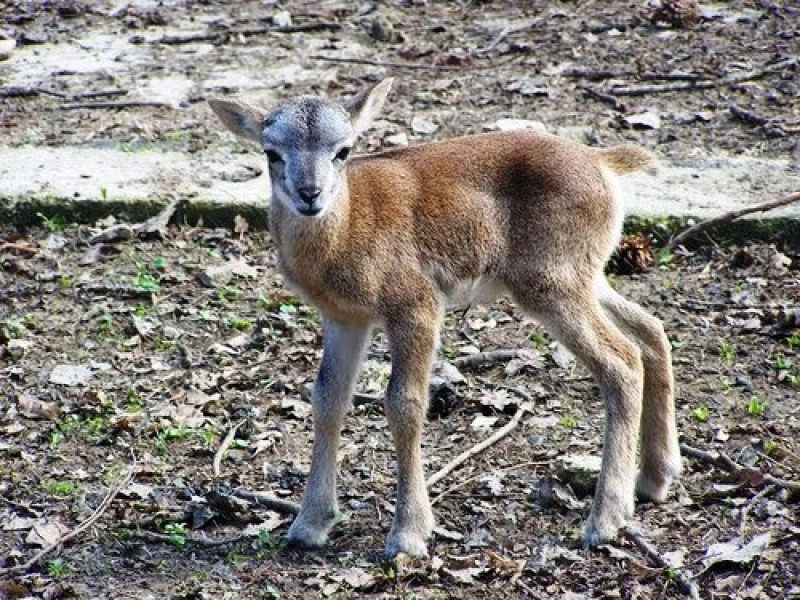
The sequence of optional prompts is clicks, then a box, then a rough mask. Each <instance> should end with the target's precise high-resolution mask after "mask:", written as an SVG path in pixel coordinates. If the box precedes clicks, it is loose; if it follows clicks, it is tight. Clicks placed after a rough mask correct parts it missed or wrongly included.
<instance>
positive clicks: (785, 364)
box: [772, 356, 794, 371]
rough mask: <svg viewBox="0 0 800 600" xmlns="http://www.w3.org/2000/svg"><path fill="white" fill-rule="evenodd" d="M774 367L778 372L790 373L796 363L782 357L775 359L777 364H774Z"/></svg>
mask: <svg viewBox="0 0 800 600" xmlns="http://www.w3.org/2000/svg"><path fill="white" fill-rule="evenodd" d="M772 366H773V367H774V368H775V370H776V371H790V370H791V369H792V367H794V361H793V360H792V359H791V358H786V357H785V356H781V357H779V358H777V359H775V362H774V363H772Z"/></svg>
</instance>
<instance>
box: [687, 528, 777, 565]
mask: <svg viewBox="0 0 800 600" xmlns="http://www.w3.org/2000/svg"><path fill="white" fill-rule="evenodd" d="M770 541H772V534H771V533H770V532H767V533H763V534H761V535H757V536H756V537H754V538H753V539H752V540H750V541H749V542H748V543H747V544H745V545H741V543H740V540H739V539H738V538H734V539H733V540H731V541H729V542H721V543H719V544H712V545H711V546H709V547H708V549H707V550H706V555H705V558H703V565H704V566H705V569H706V570H708V569H710V568H711V567H713V566H714V565H716V564H719V563H726V562H732V563H738V564H742V563H748V562H750V561H752V560H753V559H754V558H757V557H758V556H760V555H761V553H762V552H763V551H764V550H765V549H766V548H767V546H769V543H770Z"/></svg>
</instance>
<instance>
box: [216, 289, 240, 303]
mask: <svg viewBox="0 0 800 600" xmlns="http://www.w3.org/2000/svg"><path fill="white" fill-rule="evenodd" d="M240 295H241V293H240V292H239V290H237V289H236V288H229V287H225V288H220V289H218V290H217V298H219V299H220V300H225V301H226V302H232V301H234V300H236V299H237V298H239V296H240Z"/></svg>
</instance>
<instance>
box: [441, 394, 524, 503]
mask: <svg viewBox="0 0 800 600" xmlns="http://www.w3.org/2000/svg"><path fill="white" fill-rule="evenodd" d="M530 409H531V407H530V405H529V404H528V403H525V404H520V405H519V408H517V412H515V413H514V416H513V417H512V418H511V420H510V421H509V422H508V423H507V424H506V425H504V426H503V427H501V428H500V429H498V430H497V431H495V432H494V433H493V434H492V435H490V436H489V437H488V438H486V439H485V440H483V441H481V442H479V443H477V444H475V445H474V446H472V447H471V448H469V449H468V450H466V451H464V452H462V453H461V454H459V455H458V456H456V457H455V458H454V459H453V460H451V461H450V462H449V463H447V464H446V465H445V466H443V467H442V468H441V469H439V470H438V471H437V472H436V473H434V474H433V475H431V476H430V477H429V478H428V487H429V488H431V487H433V486H434V485H436V484H437V483H438V482H440V481H441V480H442V479H444V478H445V477H447V476H448V475H449V474H450V473H452V472H453V471H455V470H456V469H457V468H458V467H460V466H461V465H463V464H464V463H465V462H467V461H468V460H469V459H471V458H472V457H473V456H476V455H478V454H480V453H481V452H483V451H484V450H486V448H488V447H489V446H492V445H493V444H496V443H497V442H499V441H500V440H502V439H503V438H504V437H506V436H507V435H508V434H509V433H511V432H512V431H513V430H514V428H515V427H516V426H517V425H519V422H520V420H521V419H522V417H523V415H524V414H525V413H526V412H529V411H530Z"/></svg>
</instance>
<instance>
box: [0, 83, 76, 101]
mask: <svg viewBox="0 0 800 600" xmlns="http://www.w3.org/2000/svg"><path fill="white" fill-rule="evenodd" d="M42 94H44V95H47V96H55V97H56V98H67V97H68V96H67V94H64V93H62V92H56V91H53V90H47V89H45V88H42V87H27V86H20V85H12V86H8V87H3V88H0V98H31V97H34V96H40V95H42Z"/></svg>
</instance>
